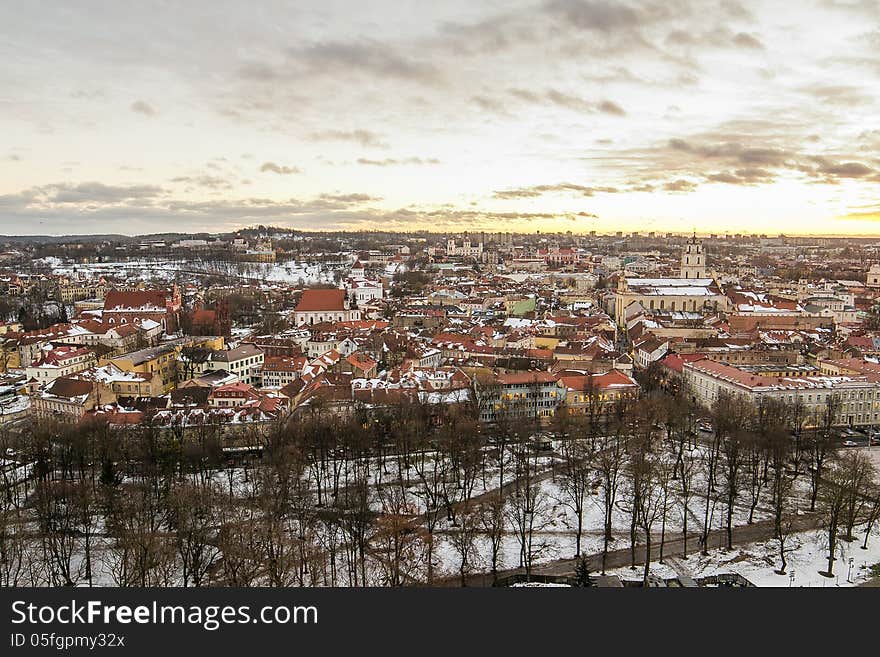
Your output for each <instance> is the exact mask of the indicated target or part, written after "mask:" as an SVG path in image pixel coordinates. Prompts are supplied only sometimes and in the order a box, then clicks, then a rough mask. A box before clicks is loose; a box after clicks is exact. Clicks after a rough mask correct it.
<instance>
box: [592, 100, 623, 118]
mask: <svg viewBox="0 0 880 657" xmlns="http://www.w3.org/2000/svg"><path fill="white" fill-rule="evenodd" d="M598 108H599V111H600V112H604V113H605V114H613V115H614V116H624V115H625V114H626V112H625V111H624V110H623V108H622V107H621V106H620V105H618V104H617V103H615V102H612V101H610V100H603V101H602V102H601V103H599V106H598Z"/></svg>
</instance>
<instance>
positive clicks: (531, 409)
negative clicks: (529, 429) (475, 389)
mask: <svg viewBox="0 0 880 657" xmlns="http://www.w3.org/2000/svg"><path fill="white" fill-rule="evenodd" d="M480 387H481V388H482V390H481V392H480V395H481V397H482V401H481V404H480V420H481V421H483V422H497V421H498V420H500V419H502V418H504V419H510V420H518V419H528V418H533V419H541V420H545V421H546V420H548V419H549V418H550V417H552V416H553V415H554V414H555V412H556V407H557V406H559V404H560V403H561V402H562V400H563V399H564V398H565V393H564V391H562V390H560V389H559V384H558V382H557V380H556V376H555V375H553V374H551V373H550V372H542V371H532V372H506V373H503V374H494V375H493V376H492V377H491V378H490V379H488V380H487V381H484V382H483V384H482V385H481V386H480Z"/></svg>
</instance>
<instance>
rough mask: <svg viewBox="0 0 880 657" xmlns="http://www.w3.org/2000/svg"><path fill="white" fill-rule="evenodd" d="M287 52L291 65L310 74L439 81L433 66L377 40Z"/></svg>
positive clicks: (327, 43) (323, 45) (309, 47)
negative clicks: (362, 75)
mask: <svg viewBox="0 0 880 657" xmlns="http://www.w3.org/2000/svg"><path fill="white" fill-rule="evenodd" d="M287 53H288V55H289V56H290V58H291V59H292V60H293V61H294V62H295V63H298V64H304V65H305V66H306V67H307V68H308V70H309V72H310V73H311V74H320V75H327V74H333V75H337V74H350V73H362V74H369V75H374V76H376V77H378V78H386V79H389V78H390V79H396V80H405V81H410V82H419V83H424V84H431V85H435V84H438V83H440V82H442V80H443V76H442V75H441V73H440V72H439V71H438V70H437V68H435V66H434V65H433V64H430V63H427V62H423V61H420V60H418V59H416V58H414V57H411V56H409V55H406V54H404V53H403V52H400V51H398V50H397V49H396V48H394V47H393V46H391V45H389V44H387V43H380V42H377V41H370V40H365V41H362V42H359V43H348V42H343V41H330V42H325V43H316V44H312V45H309V46H305V47H302V48H290V49H288V51H287Z"/></svg>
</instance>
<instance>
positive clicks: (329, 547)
mask: <svg viewBox="0 0 880 657" xmlns="http://www.w3.org/2000/svg"><path fill="white" fill-rule="evenodd" d="M878 17H880V10H878V6H877V3H876V2H875V1H874V0H804V1H803V2H801V3H798V6H797V7H796V8H795V9H793V5H792V4H791V3H786V2H774V1H772V0H705V1H702V0H663V1H660V0H626V1H624V0H620V1H614V0H504V1H501V0H485V1H482V2H472V1H467V2H466V1H465V0H448V1H447V2H442V3H425V2H400V1H398V2H391V1H390V0H375V1H371V2H367V3H352V2H347V1H346V0H322V1H321V2H314V1H313V0H302V1H298V2H292V3H291V2H285V1H283V0H261V1H259V2H256V3H239V2H234V1H232V0H229V1H226V0H223V1H220V2H210V3H209V2H204V1H202V0H193V1H191V2H186V3H175V2H155V1H153V0H146V1H143V2H137V3H135V2H126V1H119V2H113V3H104V2H93V1H92V0H85V1H83V2H76V3H70V2H63V1H61V0H49V1H47V2H34V3H18V5H16V4H15V3H5V6H2V7H0V56H2V58H3V61H4V66H3V67H0V89H2V91H0V135H2V139H0V594H2V590H15V589H16V587H22V588H28V589H36V588H43V589H50V590H55V591H56V592H57V590H63V591H67V590H68V589H66V588H63V587H71V588H70V590H71V591H73V592H74V593H77V594H79V595H81V596H85V595H86V594H87V593H88V591H87V589H89V588H92V587H94V588H97V587H101V590H102V591H105V589H109V588H115V589H121V588H124V589H126V590H127V591H128V592H129V593H131V594H132V595H137V594H138V592H137V591H135V590H134V589H150V590H155V589H159V588H161V589H163V592H164V590H165V589H167V590H169V591H170V590H172V589H183V588H185V589H196V588H198V589H213V590H214V593H213V595H214V596H216V597H217V599H219V598H220V597H222V596H223V595H226V594H225V593H222V592H221V593H218V592H217V591H218V590H219V589H220V588H221V587H223V591H227V590H229V589H236V588H237V589H247V592H246V595H247V596H248V598H247V600H248V602H253V601H255V600H256V597H257V595H258V594H257V592H256V590H257V589H269V588H271V589H272V590H273V591H275V592H278V591H279V590H282V589H285V590H286V589H297V593H296V594H297V595H303V596H306V595H309V594H311V593H312V592H313V591H317V590H319V589H325V588H340V589H343V588H344V589H349V590H352V589H363V588H379V587H383V588H386V587H387V588H392V587H396V588H404V587H406V588H412V589H415V588H446V589H452V588H471V589H477V588H490V587H492V588H494V589H496V590H498V589H513V590H509V591H508V592H507V593H505V594H504V595H510V596H515V597H517V599H519V600H522V599H523V598H522V596H524V595H526V596H527V595H529V594H528V593H526V592H524V591H522V590H521V589H524V588H531V589H536V588H542V589H562V588H578V589H581V588H594V589H600V588H627V589H644V588H728V587H736V588H766V587H781V588H813V587H821V588H826V587H828V588H832V587H833V588H854V587H876V586H880V230H878V226H880V224H878V221H880V196H878V189H880V125H878V118H877V117H878V116H880V106H878V105H880V97H878V95H877V93H876V91H877V87H878V85H877V76H878V72H880V32H878V30H877V24H878V22H877V19H878ZM74 587H75V588H74ZM306 590H308V591H306ZM42 593H45V594H46V595H49V594H50V593H51V591H46V592H41V594H42ZM188 593H189V592H188ZM192 593H193V594H194V595H195V594H196V592H192ZM487 593H488V592H487ZM101 594H102V595H104V593H103V592H102V593H101ZM290 594H291V593H290V591H287V595H290ZM357 595H358V594H357V593H355V594H352V598H351V599H354V596H357ZM377 595H379V594H377ZM432 595H433V594H432ZM471 595H472V596H479V595H481V594H480V593H472V594H471ZM499 595H500V594H499ZM564 595H566V594H560V593H559V592H558V591H556V592H552V591H551V592H550V597H555V598H556V599H557V600H560V599H562V597H563V596H564ZM635 595H640V596H641V594H635ZM340 597H342V596H340ZM434 598H436V599H437V600H439V599H440V598H442V594H441V595H440V596H436V595H435V596H434ZM82 599H85V598H82ZM108 599H109V598H108ZM193 599H195V598H193ZM205 599H206V600H207V599H208V598H205ZM358 599H359V598H358ZM473 599H476V598H474V597H472V598H471V600H473ZM153 602H156V603H157V604H158V602H159V601H158V600H155V599H154V600H153ZM437 604H439V602H438V603H437ZM471 604H473V602H471ZM556 604H562V603H560V602H557V603H556ZM405 605H406V606H408V607H409V608H410V609H411V610H414V609H417V608H418V609H421V606H420V604H410V603H405ZM367 606H370V607H375V608H376V609H379V608H384V607H383V605H382V604H376V605H372V604H370V605H367ZM486 606H489V605H486ZM459 611H460V612H461V614H462V615H464V614H465V612H464V611H463V608H462V610H459ZM496 611H497V610H496ZM315 613H316V614H317V611H316V612H315ZM410 613H412V612H410ZM432 613H433V612H432ZM548 614H550V612H549V611H548ZM627 615H628V614H627ZM425 616H426V618H427V617H428V616H429V614H428V613H427V612H425ZM359 618H362V619H363V618H367V616H363V617H361V616H359ZM507 620H509V619H507ZM38 621H39V618H38ZM254 622H255V623H257V622H260V621H258V620H254ZM32 624H33V623H32ZM266 624H267V625H271V622H267V623H266ZM693 624H698V623H693ZM456 627H457V626H456ZM19 629H20V628H19ZM117 629H118V628H117ZM123 629H124V628H123ZM253 629H254V630H256V629H257V628H253ZM263 631H269V630H267V629H266V628H263ZM348 634H351V635H352V636H355V635H356V633H354V632H353V631H350V632H348ZM647 634H648V633H647V632H646V635H647ZM16 636H18V635H13V636H12V637H11V641H12V645H13V647H16V646H17V645H18V644H16V643H15V641H18V640H20V641H26V639H27V636H36V637H38V638H39V636H40V635H39V633H36V634H33V635H27V636H26V635H24V634H21V637H24V638H21V639H17V638H16ZM52 636H55V635H52ZM59 636H60V635H59ZM83 645H85V644H83Z"/></svg>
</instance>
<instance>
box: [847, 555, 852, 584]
mask: <svg viewBox="0 0 880 657" xmlns="http://www.w3.org/2000/svg"><path fill="white" fill-rule="evenodd" d="M852 570H853V558H852V557H850V558H849V572H847V574H846V581H847V582H849V583H850V584H852Z"/></svg>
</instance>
